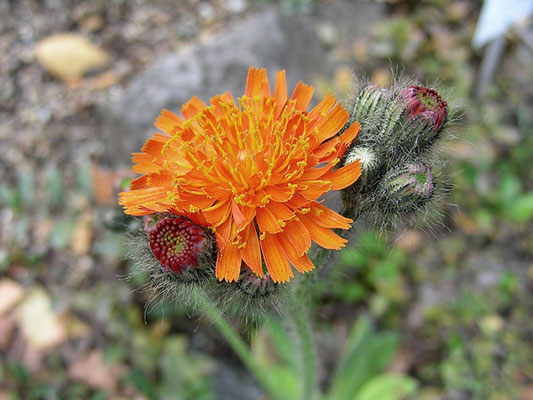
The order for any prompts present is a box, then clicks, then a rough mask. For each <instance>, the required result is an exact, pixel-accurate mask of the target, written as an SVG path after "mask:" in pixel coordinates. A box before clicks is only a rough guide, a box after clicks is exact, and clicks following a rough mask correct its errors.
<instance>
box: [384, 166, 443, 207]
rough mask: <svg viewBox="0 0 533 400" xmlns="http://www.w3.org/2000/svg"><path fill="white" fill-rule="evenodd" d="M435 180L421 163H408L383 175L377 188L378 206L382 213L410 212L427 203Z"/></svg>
mask: <svg viewBox="0 0 533 400" xmlns="http://www.w3.org/2000/svg"><path fill="white" fill-rule="evenodd" d="M434 189H435V178H434V176H433V174H432V173H431V170H430V169H429V167H428V166H427V165H426V164H424V163H422V162H415V163H409V164H407V165H405V166H403V167H399V168H397V169H394V170H391V171H389V172H387V174H385V176H384V177H383V180H382V181H381V183H380V188H379V200H378V201H379V206H380V208H381V209H382V210H384V211H387V212H389V211H392V212H402V213H406V212H410V211H415V210H418V209H420V208H421V207H422V206H423V205H424V204H425V203H426V202H427V201H429V200H430V199H431V198H432V196H433V192H434Z"/></svg>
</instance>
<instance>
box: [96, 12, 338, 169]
mask: <svg viewBox="0 0 533 400" xmlns="http://www.w3.org/2000/svg"><path fill="white" fill-rule="evenodd" d="M250 66H257V67H265V68H267V70H268V72H269V74H270V76H269V78H270V79H271V80H272V81H273V79H274V75H275V73H276V71H278V70H280V69H285V70H286V71H287V80H288V87H289V88H291V87H294V85H295V84H296V83H297V81H299V80H303V81H306V82H311V81H313V80H314V78H315V77H316V75H319V74H323V75H328V74H329V73H331V69H332V67H331V64H330V63H329V62H328V61H327V56H326V53H325V50H324V49H323V48H322V46H321V45H320V43H319V42H318V40H317V39H316V37H315V35H314V32H313V28H312V26H311V25H310V24H309V23H306V20H305V19H301V18H296V17H294V18H287V17H281V16H280V15H279V14H278V13H277V12H276V11H275V10H274V9H268V10H266V11H263V12H261V13H259V14H257V15H254V16H253V17H251V18H249V19H247V20H245V21H243V22H242V23H240V24H238V25H236V26H234V27H231V28H230V29H228V30H227V31H226V32H222V33H220V34H218V35H214V36H212V37H211V38H209V39H208V40H206V41H205V42H204V43H202V44H199V45H191V46H189V47H186V48H182V49H181V50H180V51H178V52H177V53H176V54H170V55H168V56H166V57H164V58H162V59H160V60H156V61H155V62H154V63H153V64H151V65H150V66H148V68H147V69H146V70H145V71H143V72H142V73H141V74H140V75H139V76H138V77H137V78H136V79H135V80H133V81H132V82H131V84H130V85H129V86H128V87H127V88H126V89H125V90H124V92H123V93H122V94H121V95H120V96H119V97H118V99H116V100H114V101H109V102H108V103H107V104H104V105H103V106H102V107H101V108H100V111H101V112H102V114H103V120H104V128H103V132H102V133H103V137H102V139H103V141H104V144H105V147H106V158H107V161H108V162H110V163H112V164H117V163H129V162H130V154H131V153H132V152H133V151H139V148H140V147H141V146H142V143H143V142H144V141H145V140H146V138H147V137H149V135H150V133H151V132H152V131H153V129H152V128H151V126H152V123H153V121H154V119H155V118H156V117H157V116H158V115H159V113H160V111H161V110H162V109H163V108H166V109H169V110H172V111H175V112H179V110H180V107H181V105H182V104H183V103H184V102H186V101H187V100H188V99H189V98H190V97H191V96H193V95H195V96H198V97H200V98H201V99H202V100H204V101H206V102H207V101H208V100H209V98H210V97H212V96H214V95H216V94H218V93H222V92H225V91H227V90H229V91H230V92H231V93H233V94H234V97H238V96H240V95H241V94H242V93H243V91H244V87H245V81H246V73H247V71H248V68H249V67H250Z"/></svg>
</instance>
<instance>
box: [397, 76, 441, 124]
mask: <svg viewBox="0 0 533 400" xmlns="http://www.w3.org/2000/svg"><path fill="white" fill-rule="evenodd" d="M398 97H399V98H401V99H403V101H404V102H405V104H406V106H407V113H408V115H409V116H410V117H411V118H415V117H417V116H420V117H419V118H423V119H425V120H427V121H428V122H429V123H430V124H431V125H432V126H433V130H434V132H435V133H436V132H438V131H439V129H440V128H441V127H442V125H443V124H444V123H445V122H446V119H447V118H448V105H447V104H446V102H445V101H444V100H442V98H441V97H440V96H439V94H438V93H437V92H436V91H435V90H433V89H429V88H426V87H420V86H409V87H408V88H406V89H403V90H402V91H401V92H400V94H399V96H398Z"/></svg>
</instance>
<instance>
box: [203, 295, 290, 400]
mask: <svg viewBox="0 0 533 400" xmlns="http://www.w3.org/2000/svg"><path fill="white" fill-rule="evenodd" d="M196 299H197V303H198V305H199V308H200V309H201V310H202V311H203V312H205V313H206V314H207V315H208V316H209V318H210V319H211V321H212V322H213V324H215V326H216V327H217V328H218V330H219V332H220V333H221V334H222V336H224V339H226V341H227V342H228V344H229V345H230V347H231V348H232V349H233V351H234V352H235V354H237V356H238V357H239V358H240V359H241V361H242V362H243V363H244V365H245V366H246V368H248V370H249V371H250V373H251V374H252V375H253V376H254V378H255V379H256V380H257V382H258V383H259V384H260V385H261V386H262V387H263V389H264V390H265V391H266V392H267V393H268V395H269V396H270V398H272V399H275V400H286V399H284V397H283V396H282V395H281V393H280V390H278V388H277V387H276V386H275V385H274V384H273V382H272V381H271V380H270V379H269V378H268V374H267V372H266V371H265V370H264V369H263V368H262V367H261V366H260V365H259V364H258V363H257V361H256V360H255V359H254V358H253V357H252V356H251V354H250V348H249V347H248V345H247V344H246V343H245V341H244V340H243V339H242V337H241V336H240V335H239V334H238V333H237V332H235V330H234V329H233V328H232V326H231V325H230V323H229V322H228V320H227V318H226V317H225V316H224V315H223V314H222V313H221V312H220V310H219V309H218V308H217V307H216V306H215V305H214V304H213V303H212V302H211V300H209V298H207V297H206V296H205V295H204V294H203V293H201V292H199V291H197V292H196Z"/></svg>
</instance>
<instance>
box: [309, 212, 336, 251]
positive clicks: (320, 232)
mask: <svg viewBox="0 0 533 400" xmlns="http://www.w3.org/2000/svg"><path fill="white" fill-rule="evenodd" d="M299 218H300V220H301V221H302V223H303V224H304V225H305V227H306V228H307V230H308V231H309V234H310V235H311V239H312V240H313V242H315V243H316V244H318V245H319V246H322V247H323V248H325V249H333V250H339V249H340V248H342V247H344V244H345V243H346V242H347V240H346V239H343V238H341V237H340V236H339V235H337V234H335V233H333V231H332V230H331V229H329V228H324V227H322V226H320V225H318V224H317V223H316V222H315V221H313V220H312V219H311V218H310V217H308V216H307V215H300V216H299Z"/></svg>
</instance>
